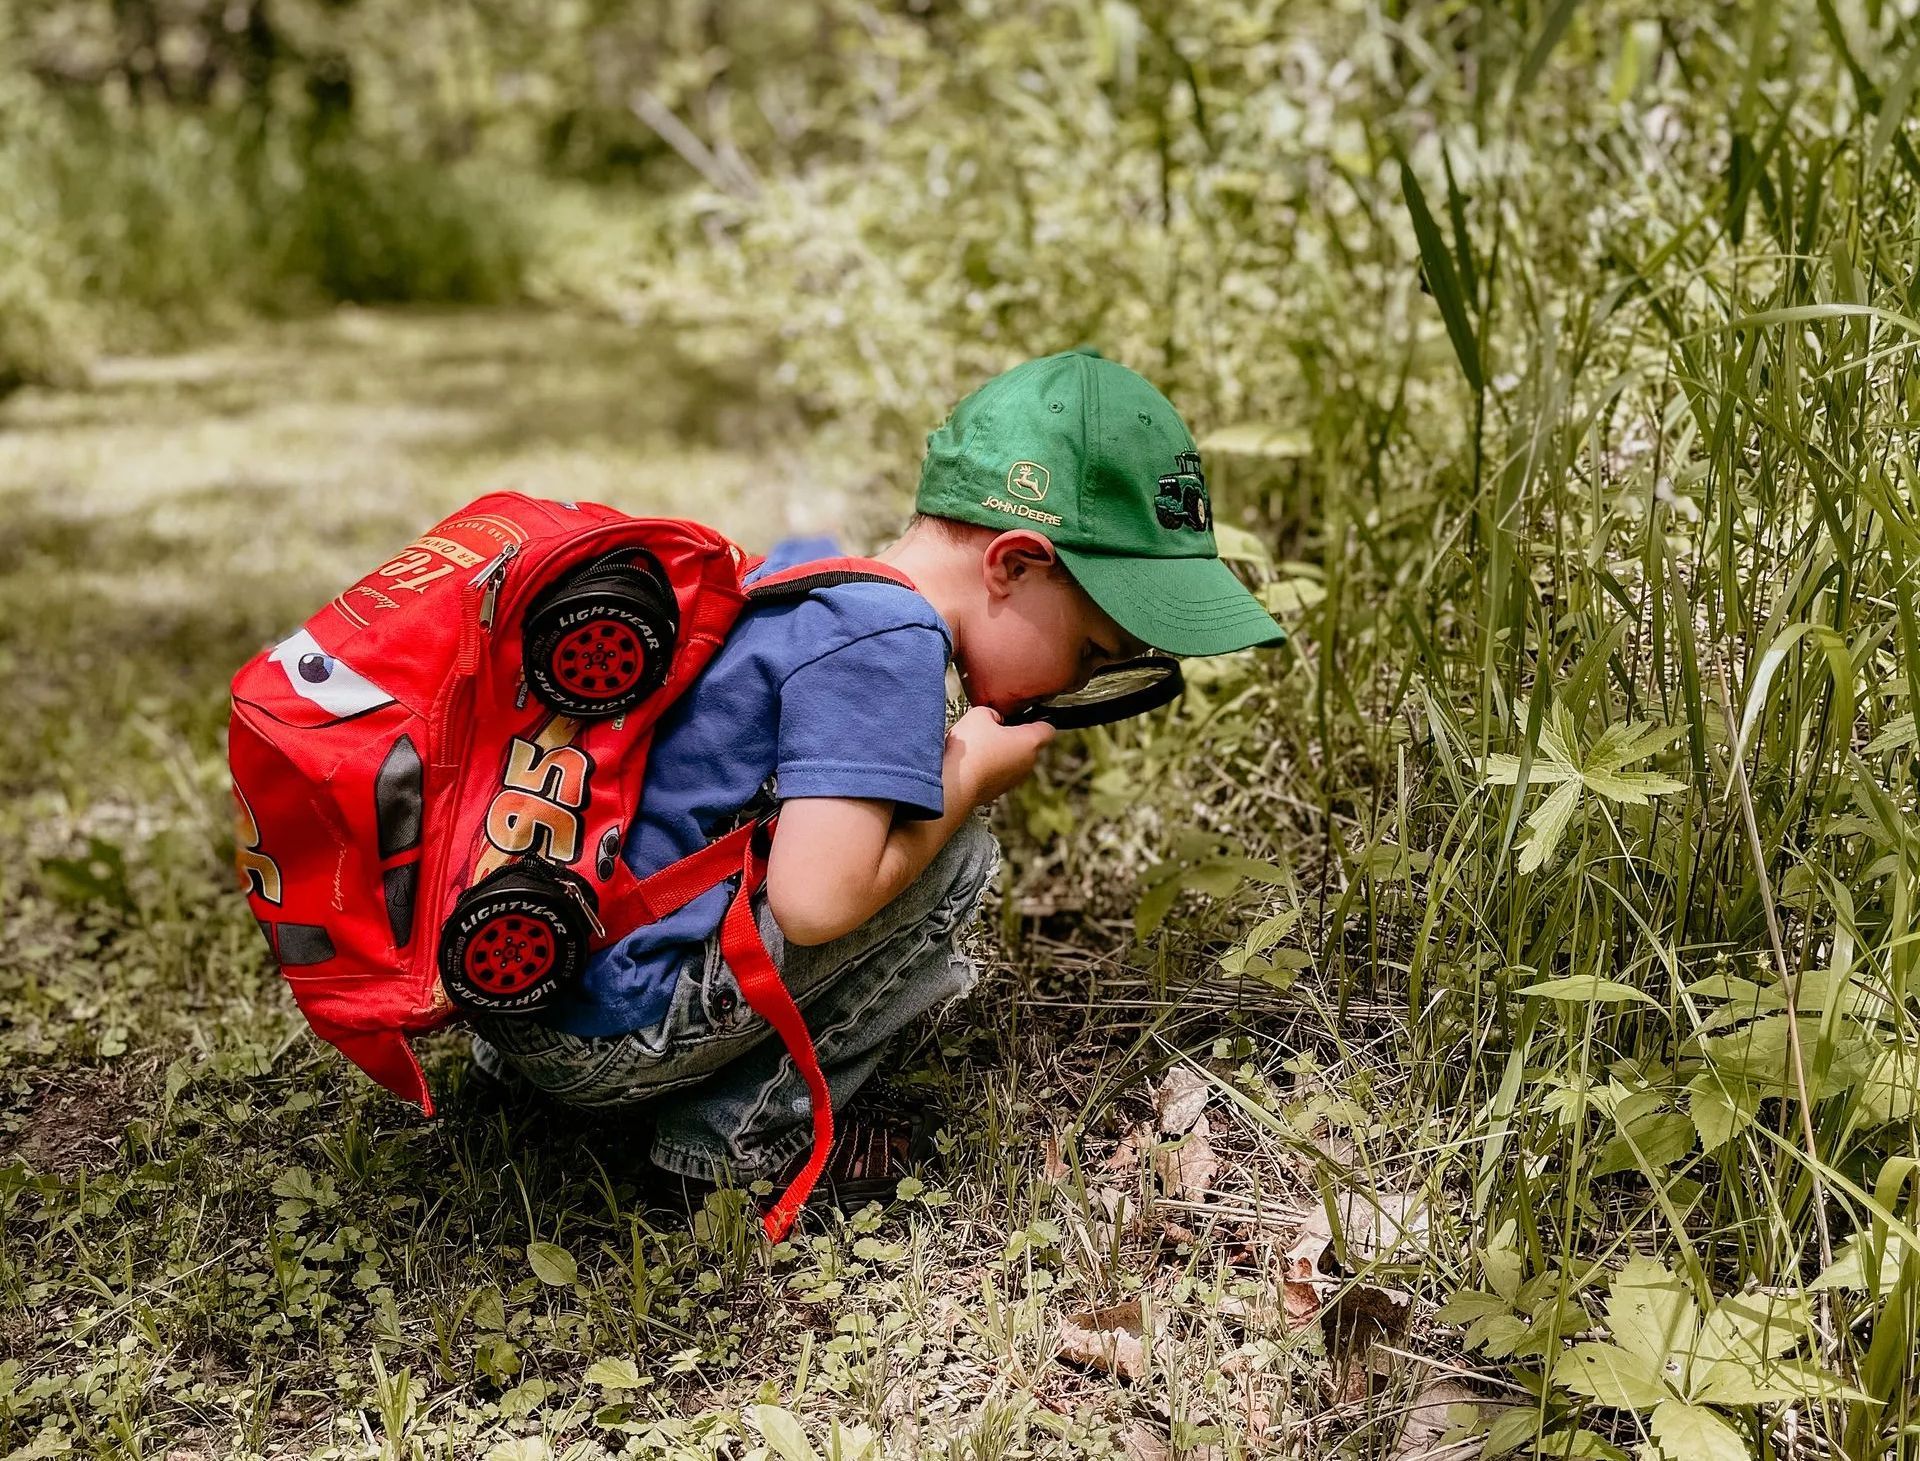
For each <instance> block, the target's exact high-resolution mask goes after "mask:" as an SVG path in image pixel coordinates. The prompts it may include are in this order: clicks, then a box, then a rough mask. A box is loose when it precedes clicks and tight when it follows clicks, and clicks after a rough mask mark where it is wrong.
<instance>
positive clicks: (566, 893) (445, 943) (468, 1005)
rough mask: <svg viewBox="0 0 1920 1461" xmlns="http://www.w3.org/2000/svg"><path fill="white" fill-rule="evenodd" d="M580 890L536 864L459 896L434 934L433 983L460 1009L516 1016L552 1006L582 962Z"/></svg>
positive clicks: (490, 877)
mask: <svg viewBox="0 0 1920 1461" xmlns="http://www.w3.org/2000/svg"><path fill="white" fill-rule="evenodd" d="M583 897H586V898H591V897H592V894H591V892H589V891H588V889H587V885H586V883H585V882H584V880H582V879H581V878H580V877H578V876H577V875H576V874H574V873H571V872H568V871H567V870H566V869H564V868H557V867H552V866H549V865H548V864H546V863H543V862H540V861H539V860H537V859H531V858H529V859H523V860H521V861H519V862H510V863H508V864H507V865H506V866H505V867H500V868H495V869H494V870H493V871H492V872H490V873H488V874H487V876H486V877H484V878H482V879H481V880H480V881H479V882H477V883H475V884H474V885H473V886H472V887H471V888H469V889H467V891H466V892H464V893H462V894H461V895H460V897H459V899H458V900H457V901H456V902H455V903H454V905H453V915H452V917H450V918H449V919H448V920H447V926H446V927H445V928H444V929H443V930H441V934H440V982H441V984H442V985H444V986H445V988H446V991H447V997H448V998H449V999H450V1000H452V1001H453V1003H454V1004H455V1005H456V1006H458V1007H459V1008H461V1009H464V1010H480V1011H484V1012H486V1013H488V1014H520V1013H525V1012H527V1011H531V1010H537V1009H539V1008H541V1007H542V1006H543V1005H546V1004H548V1003H550V1002H552V1000H553V999H554V997H555V996H556V995H558V994H559V993H560V991H561V990H562V989H563V988H565V987H566V985H567V984H568V982H569V981H570V980H572V979H573V978H574V977H575V976H576V975H578V974H579V972H580V970H581V969H582V968H584V967H585V965H586V961H587V944H588V941H589V937H590V935H589V929H588V920H587V909H586V906H585V905H584V904H583V903H582V901H581V900H582V898H583Z"/></svg>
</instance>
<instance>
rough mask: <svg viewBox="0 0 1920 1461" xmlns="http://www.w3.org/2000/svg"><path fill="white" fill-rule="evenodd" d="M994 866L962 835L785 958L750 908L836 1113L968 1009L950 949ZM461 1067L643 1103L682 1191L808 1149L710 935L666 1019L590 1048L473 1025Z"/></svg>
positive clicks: (806, 1135) (775, 1052) (802, 1089)
mask: <svg viewBox="0 0 1920 1461" xmlns="http://www.w3.org/2000/svg"><path fill="white" fill-rule="evenodd" d="M999 865H1000V844H999V843H998V842H996V841H995V840H994V837H993V834H992V833H991V832H989V831H988V830H987V826H986V823H985V821H984V820H982V819H981V818H979V817H973V818H970V819H969V820H967V821H965V822H963V823H961V825H960V829H959V830H958V831H957V832H955V833H954V835H953V836H952V837H951V838H950V839H949V840H948V842H947V844H946V846H944V847H942V848H941V849H940V851H939V852H938V853H937V854H936V855H935V857H934V859H933V861H932V862H931V863H929V864H928V865H927V867H926V870H925V871H924V872H922V873H921V874H920V876H919V877H918V878H917V879H916V880H915V881H914V882H913V883H912V884H911V885H910V886H908V888H907V889H906V891H905V892H903V893H901V894H900V896H899V897H897V898H895V899H894V900H893V901H892V902H891V903H889V904H887V906H886V907H884V908H882V909H881V910H880V911H879V912H878V913H876V914H874V915H873V917H871V918H869V919H868V920H867V921H866V922H865V923H863V924H861V925H860V927H858V928H856V929H854V930H853V931H852V932H851V933H848V934H843V935H842V936H841V937H839V938H837V939H833V940H831V941H830V942H828V943H824V944H811V945H805V946H802V945H790V944H788V943H787V941H786V939H785V937H784V936H783V935H782V934H781V932H780V926H779V925H778V924H777V923H775V922H774V920H773V915H772V914H771V913H769V912H768V911H767V906H766V899H765V897H764V895H759V894H756V895H755V897H754V900H753V910H754V914H755V917H756V919H757V921H758V923H759V925H760V933H761V936H762V937H763V938H764V939H765V940H766V944H767V952H768V953H770V954H771V955H772V956H773V961H774V963H775V965H776V966H778V968H779V969H780V972H781V976H782V978H783V979H784V980H785V981H786V985H787V988H788V989H789V990H791V991H792V993H793V997H794V1000H795V1002H796V1003H797V1004H798V1005H799V1006H800V1008H801V1010H802V1011H804V1012H805V1014H806V1018H807V1028H808V1029H809V1030H810V1031H812V1033H813V1044H814V1049H815V1050H816V1051H817V1052H818V1053H819V1057H820V1068H821V1070H822V1071H824V1072H825V1074H826V1077H827V1088H828V1090H830V1091H831V1092H832V1093H833V1104H834V1107H835V1108H836V1109H838V1108H840V1107H842V1106H844V1105H845V1104H846V1102H847V1101H848V1100H849V1099H850V1098H851V1097H852V1095H853V1093H854V1092H855V1091H856V1090H858V1089H859V1087H860V1085H861V1083H862V1082H864V1081H865V1080H866V1079H867V1077H868V1076H870V1075H872V1074H873V1072H874V1070H875V1069H876V1068H877V1067H878V1065H879V1064H880V1060H881V1057H882V1055H883V1054H884V1052H885V1048H886V1045H887V1043H888V1041H890V1040H891V1039H892V1038H893V1036H895V1035H896V1034H898V1033H899V1032H900V1031H901V1030H902V1029H903V1028H904V1027H905V1026H906V1025H908V1024H909V1023H910V1022H912V1021H913V1020H916V1019H918V1018H919V1017H920V1016H922V1015H924V1014H927V1013H929V1012H930V1011H932V1010H934V1009H936V1008H938V1007H939V1006H941V1005H944V1004H945V1003H947V1002H948V1001H949V1000H951V999H954V998H956V997H958V996H959V995H962V994H965V993H966V992H967V991H968V990H969V989H971V988H972V987H973V983H974V980H975V979H976V978H977V977H978V974H979V970H978V969H977V968H976V967H975V965H974V963H973V961H972V960H971V959H968V958H967V957H966V956H965V955H964V954H961V953H960V952H959V951H958V950H957V949H956V948H955V947H954V931H955V929H957V928H958V927H959V926H961V925H962V924H964V923H965V922H967V920H968V919H970V918H971V917H972V916H973V914H974V912H975V910H976V909H977V908H978V907H979V905H980V900H981V898H982V896H983V895H984V894H985V892H986V889H987V887H988V884H989V883H990V882H991V880H992V878H993V876H994V874H995V872H996V871H997V870H998V868H999ZM471 1023H472V1026H473V1032H474V1033H473V1058H474V1061H475V1063H476V1064H478V1065H479V1066H480V1068H481V1069H482V1070H485V1071H487V1072H488V1073H489V1074H491V1075H494V1076H502V1075H504V1074H506V1072H507V1071H509V1070H511V1071H513V1072H515V1073H517V1074H518V1075H520V1076H521V1077H523V1078H524V1079H525V1080H527V1081H528V1082H530V1083H531V1084H532V1085H534V1086H535V1087H537V1088H538V1089H540V1090H541V1091H544V1092H545V1093H546V1094H548V1095H549V1096H552V1097H554V1098H556V1099H558V1100H561V1101H564V1102H567V1103H568V1104H570V1105H574V1106H583V1107H593V1108H617V1107H625V1106H632V1105H636V1104H638V1103H641V1102H646V1103H647V1104H648V1105H649V1106H650V1108H651V1110H652V1112H653V1113H654V1116H655V1122H654V1137H653V1147H652V1150H651V1152H650V1153H649V1155H650V1156H651V1157H652V1159H653V1161H654V1163H655V1164H656V1165H657V1166H660V1167H664V1168H665V1169H666V1170H668V1171H670V1172H677V1173H679V1174H681V1175H682V1176H686V1177H696V1178H700V1179H702V1180H704V1181H709V1182H720V1181H725V1180H728V1179H729V1178H731V1179H735V1180H743V1181H750V1180H752V1179H753V1178H756V1177H763V1176H772V1175H774V1174H775V1173H777V1172H778V1171H780V1170H781V1169H782V1168H783V1167H784V1166H785V1165H786V1164H787V1163H788V1162H790V1161H791V1160H792V1159H793V1158H794V1157H795V1156H797V1155H798V1154H799V1153H801V1152H803V1151H805V1150H806V1149H807V1147H808V1146H809V1145H810V1144H811V1143H812V1140H813V1118H812V1105H811V1102H810V1101H809V1098H808V1096H807V1087H806V1083H805V1081H803V1080H802V1079H801V1077H800V1073H799V1071H797V1070H796V1069H795V1068H794V1064H793V1060H792V1057H790V1056H789V1055H788V1054H787V1052H786V1047H785V1046H784V1045H783V1044H782V1043H781V1042H780V1039H779V1038H778V1036H776V1035H774V1033H773V1027H772V1026H771V1025H769V1024H768V1023H767V1022H766V1021H765V1020H764V1019H762V1018H761V1017H760V1016H759V1015H757V1014H755V1013H754V1012H753V1011H752V1010H751V1009H749V1008H748V1007H747V1003H746V1001H745V1000H744V999H742V998H741V995H740V986H739V985H738V983H736V982H735V980H734V977H733V971H732V970H730V969H729V968H728V967H727V966H726V963H725V961H724V960H722V959H721V957H720V935H719V933H718V931H716V932H715V933H714V934H713V936H712V937H710V938H709V939H708V940H707V941H706V942H705V944H703V945H702V946H701V947H699V948H698V949H695V950H694V951H693V952H692V953H690V954H689V956H688V958H687V961H686V963H685V964H684V965H683V966H682V967H681V970H680V977H679V981H678V983H677V984H676V985H675V987H674V991H673V998H672V1002H671V1004H670V1005H669V1006H668V1009H667V1013H666V1015H665V1016H664V1017H663V1018H662V1019H661V1020H660V1022H659V1023H658V1024H655V1025H650V1026H648V1027H646V1028H645V1029H640V1030H633V1031H630V1032H629V1033H627V1034H624V1035H608V1036H600V1037H587V1036H581V1035H570V1034H567V1033H566V1032H565V1031H562V1030H554V1029H550V1028H548V1027H547V1026H545V1025H542V1024H541V1023H539V1021H538V1020H536V1019H529V1018H527V1017H525V1016H500V1015H474V1016H472V1017H471Z"/></svg>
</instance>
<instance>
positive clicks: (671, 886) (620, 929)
mask: <svg viewBox="0 0 1920 1461" xmlns="http://www.w3.org/2000/svg"><path fill="white" fill-rule="evenodd" d="M759 825H760V824H759V823H758V822H748V823H747V824H746V825H745V826H744V827H736V828H734V829H733V831H731V832H729V833H727V834H726V836H724V837H718V838H715V839H714V840H713V841H712V842H709V843H708V844H707V845H706V846H705V847H703V848H701V849H700V850H699V851H698V852H692V853H689V854H687V856H685V857H683V858H681V859H680V861H678V862H676V863H670V864H669V865H668V866H666V867H663V868H661V869H660V871H659V872H657V873H653V874H651V875H650V876H648V877H644V878H637V877H635V876H634V875H633V873H632V871H631V870H630V869H628V867H627V864H626V859H625V858H621V859H620V860H619V865H618V867H616V868H615V869H614V875H613V880H612V882H611V883H610V884H609V886H608V888H607V890H606V892H604V893H602V894H601V896H600V923H601V926H602V928H603V929H604V930H605V931H604V932H602V933H600V934H599V935H597V936H596V937H595V938H594V940H593V944H592V947H593V948H594V949H595V950H599V949H604V948H606V947H607V946H608V945H609V944H615V943H618V942H619V941H620V940H621V939H623V938H625V937H626V936H627V935H628V934H630V933H632V932H633V931H634V930H635V929H636V928H642V927H644V926H646V925H647V924H649V923H657V922H658V921H659V920H660V919H662V918H665V917H666V916H667V915H668V914H669V913H678V912H679V911H680V910H681V909H682V908H684V907H686V906H687V904H689V903H691V902H692V901H693V900H694V899H695V898H698V897H699V896H700V895H701V894H702V893H704V892H706V891H708V890H709V889H710V888H717V887H719V886H720V884H722V883H724V882H725V881H726V880H727V879H728V878H730V877H732V876H733V875H734V874H735V873H737V872H739V871H740V868H741V866H742V864H743V862H744V860H745V858H746V853H747V841H748V839H749V838H750V837H752V836H753V830H754V828H755V827H757V826H759Z"/></svg>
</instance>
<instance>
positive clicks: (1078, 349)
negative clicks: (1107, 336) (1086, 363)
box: [1068, 345, 1107, 360]
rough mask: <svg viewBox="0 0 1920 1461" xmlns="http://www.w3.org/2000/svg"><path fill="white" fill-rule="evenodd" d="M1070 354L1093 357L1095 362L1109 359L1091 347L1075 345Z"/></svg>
mask: <svg viewBox="0 0 1920 1461" xmlns="http://www.w3.org/2000/svg"><path fill="white" fill-rule="evenodd" d="M1068 353H1069V354H1072V355H1091V356H1092V357H1093V358H1094V359H1095V360H1105V359H1106V358H1107V357H1106V356H1104V355H1102V354H1101V353H1100V352H1099V351H1098V350H1096V349H1094V348H1093V346H1091V345H1075V346H1074V347H1073V349H1072V350H1071V351H1069V352H1068Z"/></svg>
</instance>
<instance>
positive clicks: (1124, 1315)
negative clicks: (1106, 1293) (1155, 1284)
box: [1060, 1299, 1147, 1380]
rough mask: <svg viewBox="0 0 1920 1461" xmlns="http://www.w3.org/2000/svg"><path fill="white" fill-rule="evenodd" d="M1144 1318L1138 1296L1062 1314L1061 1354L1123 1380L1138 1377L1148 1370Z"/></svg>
mask: <svg viewBox="0 0 1920 1461" xmlns="http://www.w3.org/2000/svg"><path fill="white" fill-rule="evenodd" d="M1142 1322H1143V1321H1142V1319H1141V1314H1140V1301H1139V1300H1138V1299H1129V1300H1128V1301H1127V1302H1126V1303H1124V1304H1114V1305H1111V1306H1110V1307H1108V1308H1105V1309H1096V1310H1094V1311H1092V1312H1091V1313H1085V1314H1075V1315H1073V1316H1071V1317H1063V1318H1062V1319H1061V1320H1060V1357H1061V1358H1062V1359H1067V1360H1072V1361H1073V1362H1074V1363H1075V1364H1078V1365H1085V1366H1086V1367H1087V1368H1088V1369H1093V1370H1100V1371H1103V1372H1104V1373H1106V1374H1109V1375H1116V1376H1118V1377H1119V1378H1120V1379H1122V1380H1137V1379H1139V1378H1140V1377H1141V1376H1143V1375H1145V1374H1146V1372H1147V1348H1146V1344H1145V1342H1144V1341H1143V1340H1142V1339H1141V1337H1140V1333H1141V1327H1142Z"/></svg>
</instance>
